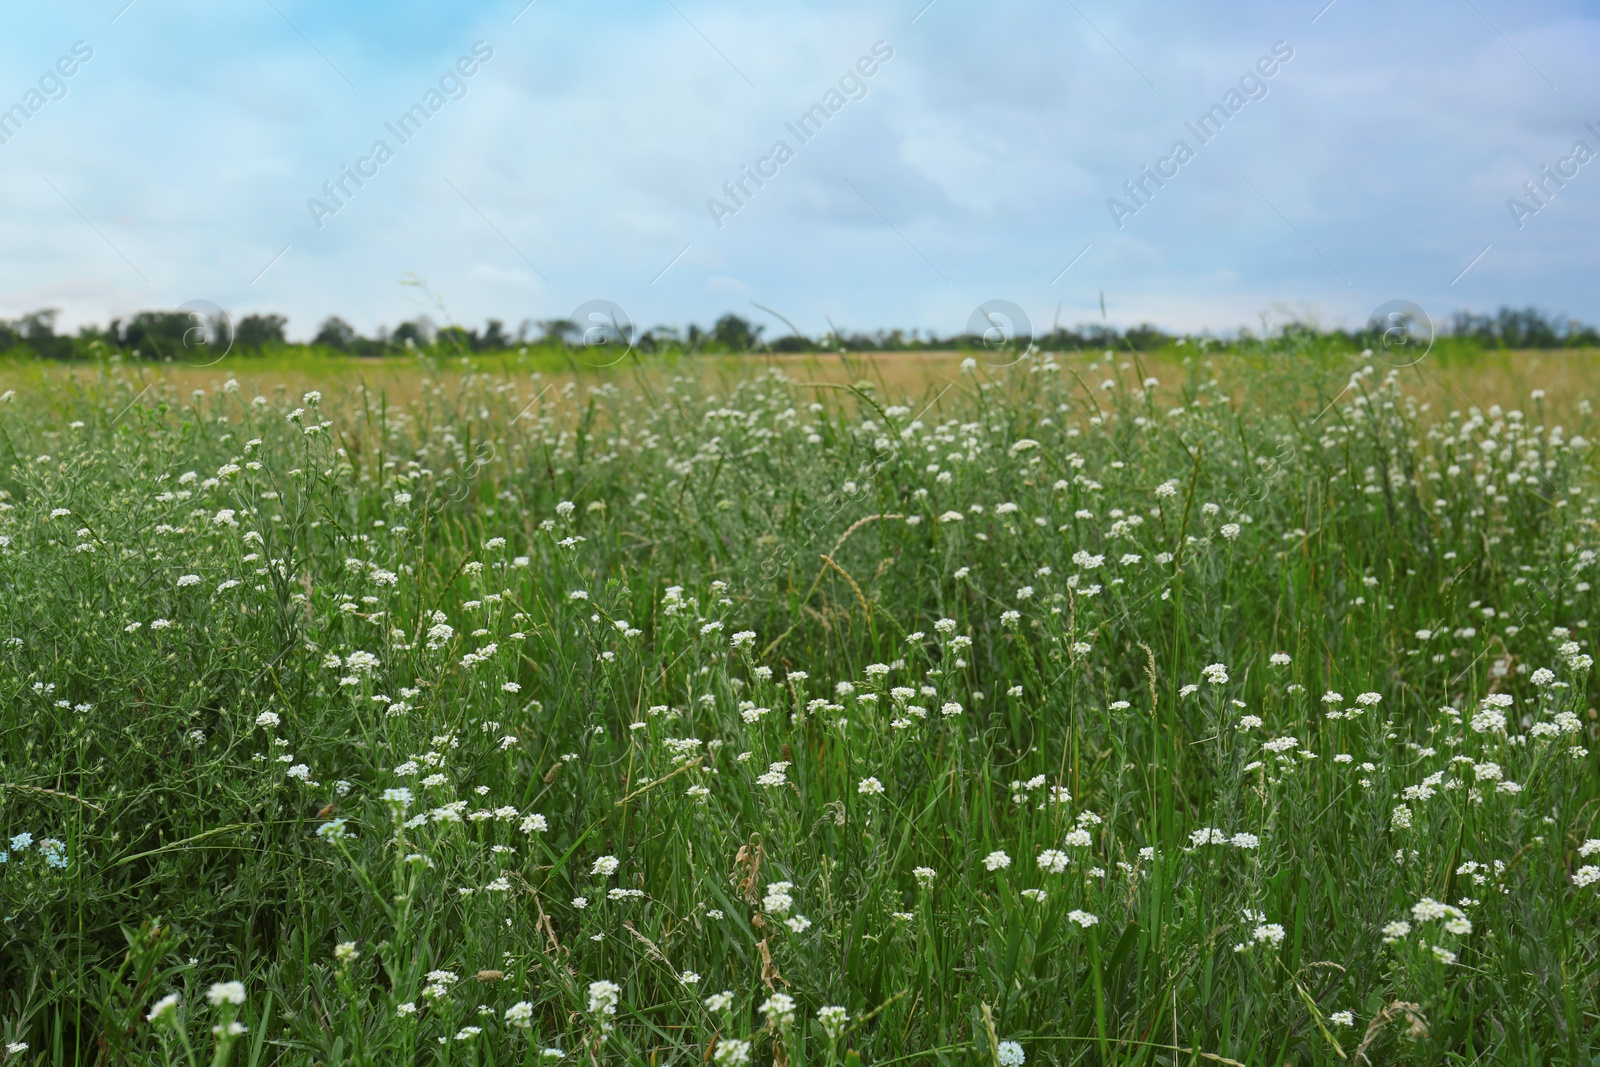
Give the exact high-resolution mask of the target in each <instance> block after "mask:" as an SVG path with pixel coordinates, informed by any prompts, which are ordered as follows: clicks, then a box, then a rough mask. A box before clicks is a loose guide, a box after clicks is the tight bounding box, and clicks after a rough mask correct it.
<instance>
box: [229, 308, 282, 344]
mask: <svg viewBox="0 0 1600 1067" xmlns="http://www.w3.org/2000/svg"><path fill="white" fill-rule="evenodd" d="M288 322H289V320H288V319H286V318H285V317H283V316H282V315H246V316H245V317H244V318H242V319H240V320H239V325H238V326H236V327H234V331H233V343H234V345H235V346H236V347H238V348H243V349H247V350H250V351H255V352H259V351H261V349H263V348H265V347H266V346H268V345H281V344H284V343H286V342H285V340H284V336H283V328H284V326H285V325H287V324H288Z"/></svg>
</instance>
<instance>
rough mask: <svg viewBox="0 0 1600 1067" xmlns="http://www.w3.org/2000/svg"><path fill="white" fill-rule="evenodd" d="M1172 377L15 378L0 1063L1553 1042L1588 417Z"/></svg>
mask: <svg viewBox="0 0 1600 1067" xmlns="http://www.w3.org/2000/svg"><path fill="white" fill-rule="evenodd" d="M330 329H331V328H330ZM332 332H333V333H337V332H338V331H337V330H332ZM1345 351H1346V352H1347V351H1348V349H1346V350H1345ZM1183 376H1184V377H1183V380H1182V381H1170V382H1167V383H1165V384H1164V385H1160V384H1158V383H1155V382H1154V381H1151V380H1148V379H1147V375H1146V371H1145V369H1144V368H1143V367H1141V366H1139V365H1138V364H1137V363H1136V360H1135V359H1134V358H1133V357H1124V356H1112V357H1098V356H1097V357H1081V356H1071V357H1067V356H1040V355H1032V356H1027V357H1024V358H1021V359H1018V360H1016V361H1015V362H1014V363H1012V364H1010V365H1008V366H1003V367H1002V366H995V365H990V364H979V363H977V362H976V361H973V362H972V363H970V364H969V365H967V366H966V367H964V368H963V369H962V370H961V372H960V373H959V374H958V375H956V376H955V378H954V379H953V380H951V381H949V382H947V383H934V384H932V385H930V386H929V388H928V390H927V393H926V395H924V396H921V397H900V396H893V397H891V396H888V395H884V394H885V393H886V392H887V388H886V387H885V386H882V385H881V384H880V385H879V386H876V387H875V386H873V385H871V384H870V383H861V384H858V385H856V386H852V387H838V386H821V385H816V384H807V383H804V382H798V381H795V380H791V379H790V378H788V377H786V376H785V375H784V374H783V373H782V372H779V371H769V372H764V373H760V374H757V375H754V376H749V377H744V378H738V379H734V380H730V381H727V382H724V383H710V382H702V381H700V380H697V379H691V378H688V377H683V376H672V375H671V374H669V373H666V372H648V373H646V372H638V373H634V374H621V373H618V374H617V375H616V376H613V377H609V378H600V379H594V380H592V381H590V382H587V383H585V384H581V385H580V383H578V382H575V381H569V380H547V379H544V378H542V377H541V376H540V375H538V374H534V375H533V376H532V377H531V378H530V377H529V376H528V375H527V373H526V371H525V370H523V371H519V372H518V373H517V374H515V375H512V374H511V373H509V372H506V373H489V372H485V371H479V370H472V369H470V368H468V369H467V370H466V371H465V372H464V373H462V374H461V375H460V376H447V375H445V374H443V373H439V372H438V371H437V370H435V371H433V372H430V373H429V376H428V377H427V378H426V379H424V380H423V382H422V383H421V386H420V389H419V390H416V391H413V392H412V393H409V394H408V397H410V398H409V399H407V400H405V401H404V402H403V403H402V402H399V401H398V400H396V399H395V398H394V397H392V396H387V395H383V394H380V393H378V392H375V391H368V390H365V389H363V388H359V387H357V388H353V389H351V390H349V391H348V392H346V393H344V394H343V395H340V396H337V397H335V396H332V395H330V396H328V397H322V396H319V395H317V394H308V395H306V396H305V397H303V398H296V397H293V396H290V395H288V394H287V392H286V391H284V390H281V389H280V390H278V391H276V392H274V393H272V394H270V395H258V396H250V395H247V392H246V391H245V390H241V389H240V388H239V387H238V384H237V382H233V381H231V380H230V381H226V382H224V381H221V380H220V377H219V381H218V382H217V383H216V384H215V385H213V386H212V387H211V388H209V389H205V390H198V391H196V392H194V393H193V394H186V393H180V392H179V391H178V390H177V389H176V388H174V387H172V386H170V385H164V384H162V383H161V382H160V380H159V379H147V378H143V377H138V376H135V375H134V374H133V373H132V372H130V371H129V370H128V369H126V368H124V367H107V368H106V370H105V372H104V373H103V374H102V375H101V376H100V377H99V378H98V379H97V380H96V381H94V382H92V383H90V384H87V385H81V386H79V387H76V388H57V389H53V390H50V391H48V392H45V391H41V392H39V393H37V394H34V395H27V394H25V395H21V396H16V397H9V396H8V398H7V400H6V401H5V402H4V403H0V486H3V491H4V496H3V499H0V583H3V585H4V589H5V594H6V595H5V596H4V598H3V601H0V602H3V609H0V610H3V612H4V616H3V623H0V701H3V707H4V708H5V709H6V710H5V713H4V720H3V729H0V834H3V835H4V837H5V839H7V840H10V841H11V844H10V847H9V849H8V850H7V853H8V854H7V856H6V858H5V861H4V862H3V863H0V1028H3V1029H0V1038H3V1039H4V1041H5V1042H8V1043H26V1044H27V1045H28V1047H27V1048H26V1049H17V1050H15V1051H13V1052H9V1053H6V1054H5V1058H4V1059H3V1060H0V1062H4V1063H6V1064H10V1063H13V1062H17V1063H35V1062H39V1063H52V1064H67V1063H74V1064H91V1063H92V1064H107V1065H109V1064H123V1063H126V1064H134V1063H184V1064H190V1063H198V1062H200V1061H201V1060H203V1059H205V1058H207V1057H210V1058H211V1059H212V1061H213V1062H214V1063H215V1062H225V1061H226V1060H227V1059H228V1058H229V1057H231V1058H232V1059H233V1060H234V1061H235V1062H240V1063H246V1062H247V1063H249V1064H251V1065H252V1067H254V1065H257V1064H296V1065H299V1064H313V1063H315V1064H329V1065H331V1064H385V1065H388V1064H442V1063H484V1064H490V1063H508V1062H517V1063H534V1062H548V1063H556V1062H568V1061H572V1062H576V1061H580V1060H582V1061H588V1060H589V1059H590V1057H593V1060H594V1061H595V1062H615V1063H630V1064H631V1063H656V1064H666V1063H680V1064H698V1063H702V1062H706V1061H708V1060H709V1061H710V1062H713V1063H717V1064H739V1063H743V1062H756V1063H768V1062H777V1063H788V1064H795V1065H799V1064H812V1063H817V1064H823V1063H826V1064H830V1065H832V1064H839V1063H845V1064H849V1065H851V1067H859V1065H861V1064H867V1065H871V1064H889V1063H897V1062H898V1063H912V1062H916V1063H939V1064H956V1063H962V1064H966V1063H975V1062H976V1063H984V1064H1003V1065H1006V1067H1010V1065H1012V1064H1015V1063H1018V1062H1021V1060H1020V1059H1018V1057H1019V1056H1021V1055H1025V1056H1026V1061H1027V1062H1028V1063H1030V1064H1050V1063H1056V1064H1067V1063H1097V1064H1098V1063H1112V1062H1115V1063H1135V1064H1157V1063H1160V1064H1165V1063H1169V1062H1173V1060H1174V1058H1178V1059H1180V1060H1182V1061H1183V1062H1197V1063H1213V1062H1225V1063H1227V1062H1240V1063H1252V1064H1253V1063H1272V1064H1278V1063H1284V1062H1293V1063H1334V1062H1352V1061H1355V1060H1356V1059H1357V1055H1358V1051H1359V1052H1360V1054H1361V1055H1362V1056H1365V1057H1366V1058H1367V1059H1369V1060H1370V1061H1371V1062H1403V1063H1418V1064H1435V1063H1440V1062H1462V1063H1466V1062H1475V1061H1478V1060H1485V1061H1493V1062H1508V1061H1509V1062H1522V1061H1523V1060H1530V1061H1531V1060H1532V1059H1533V1058H1534V1056H1535V1054H1534V1052H1533V1051H1532V1050H1539V1051H1538V1053H1537V1055H1538V1056H1539V1057H1540V1058H1541V1062H1543V1061H1545V1060H1553V1061H1557V1062H1568V1063H1580V1062H1587V1061H1586V1059H1585V1058H1586V1057H1588V1056H1592V1055H1593V1053H1594V1051H1595V1050H1596V1048H1597V1046H1600V1016H1597V1014H1596V1008H1595V1005H1596V1004H1597V1003H1600V965H1597V959H1596V957H1597V953H1600V923H1597V919H1600V885H1597V884H1596V883H1595V881H1594V880H1593V879H1592V878H1591V876H1590V874H1587V873H1584V872H1585V871H1588V872H1592V873H1593V874H1595V875H1600V870H1596V866H1597V865H1600V859H1597V858H1596V853H1600V843H1595V842H1592V841H1591V839H1592V838H1595V837H1597V836H1600V833H1597V831H1596V828H1595V819H1596V814H1597V811H1600V803H1597V802H1600V780H1597V775H1596V766H1597V764H1596V755H1595V753H1594V749H1595V748H1596V745H1595V742H1596V724H1595V719H1594V712H1593V710H1592V708H1591V706H1590V705H1591V701H1592V694H1593V690H1592V688H1591V679H1590V666H1591V663H1590V660H1589V653H1591V652H1592V648H1591V647H1590V646H1591V639H1590V632H1591V627H1590V622H1591V617H1592V616H1593V613H1594V607H1595V600H1594V596H1595V594H1594V592H1593V590H1592V588H1591V586H1590V583H1589V578H1590V577H1591V573H1592V571H1593V569H1594V563H1595V561H1596V547H1595V546H1596V542H1597V540H1600V538H1597V537H1596V533H1595V531H1596V516H1595V514H1594V509H1595V508H1594V504H1593V502H1592V501H1593V497H1594V492H1595V489H1596V479H1595V477H1594V469H1593V462H1592V459H1591V458H1590V457H1591V451H1592V450H1591V448H1590V446H1589V443H1588V441H1587V440H1586V435H1588V434H1591V433H1593V432H1594V429H1593V425H1592V423H1593V420H1592V416H1591V414H1590V411H1589V408H1588V405H1587V403H1586V402H1584V403H1582V404H1578V405H1576V408H1575V418H1576V421H1575V422H1573V423H1569V424H1567V425H1560V424H1559V422H1558V418H1557V416H1555V415H1554V414H1552V413H1549V412H1547V411H1546V410H1545V408H1544V405H1543V402H1542V401H1541V400H1533V401H1532V402H1531V403H1530V405H1529V407H1528V409H1527V410H1526V411H1516V412H1510V411H1505V412H1503V411H1501V410H1499V409H1498V408H1491V409H1489V410H1488V411H1479V410H1477V409H1476V408H1472V407H1471V406H1470V402H1468V401H1463V400H1461V398H1459V397H1456V396H1453V395H1452V394H1444V395H1443V396H1442V397H1441V396H1427V395H1420V396H1419V395H1407V394H1406V393H1405V392H1403V391H1402V389H1401V385H1400V381H1399V379H1398V376H1397V375H1394V374H1389V375H1383V374H1381V373H1379V372H1378V371H1375V370H1374V369H1373V368H1372V367H1371V366H1366V365H1364V364H1363V362H1362V361H1361V360H1359V359H1356V360H1354V361H1352V360H1351V358H1350V357H1349V356H1348V355H1345V354H1342V353H1340V352H1338V351H1336V350H1332V349H1324V348H1322V347H1319V346H1310V347H1307V348H1303V349H1298V350H1292V351H1283V350H1272V349H1271V348H1266V347H1263V348H1262V349H1260V350H1256V349H1251V350H1250V351H1249V352H1246V353H1244V354H1240V355H1233V356H1228V357H1208V356H1206V355H1203V354H1198V353H1197V354H1196V355H1194V356H1193V357H1191V358H1190V359H1189V360H1188V361H1186V362H1185V363H1184V364H1183ZM1241 396H1244V397H1248V402H1241V401H1240V400H1238V399H1237V398H1238V397H1241ZM1566 403H1568V404H1571V403H1572V399H1571V398H1566ZM1451 408H1459V409H1461V410H1450V409H1451ZM1572 410H1573V409H1571V408H1569V411H1572ZM1596 625H1600V622H1597V623H1596ZM1586 842H1589V843H1588V844H1586ZM3 845H4V842H0V847H3ZM140 923H143V925H139V924H140ZM1402 927H1404V929H1402ZM235 981H237V982H240V983H243V990H242V992H243V994H244V999H243V1003H242V1004H239V1003H236V999H237V997H236V991H235V990H233V989H232V987H229V986H227V985H225V983H230V982H235ZM724 990H726V991H728V992H729V994H730V995H729V996H728V997H727V998H722V997H721V996H720V995H719V994H720V993H721V992H722V991H724ZM174 995H175V996H176V1000H164V999H163V998H168V997H172V996H174ZM834 1008H837V1009H842V1012H841V1011H836V1010H827V1009H834ZM152 1012H154V1014H155V1018H154V1019H152V1018H150V1015H151V1013H152ZM1346 1012H1348V1013H1350V1017H1351V1021H1350V1022H1344V1021H1343V1020H1344V1019H1345V1018H1346V1017H1345V1016H1344V1015H1343V1014H1342V1013H1346ZM241 1027H242V1028H243V1030H242V1032H240V1028H241ZM545 1049H559V1050H561V1052H560V1059H559V1060H558V1059H557V1058H556V1056H555V1055H551V1056H549V1057H548V1058H545V1057H544V1055H543V1053H542V1052H541V1050H545Z"/></svg>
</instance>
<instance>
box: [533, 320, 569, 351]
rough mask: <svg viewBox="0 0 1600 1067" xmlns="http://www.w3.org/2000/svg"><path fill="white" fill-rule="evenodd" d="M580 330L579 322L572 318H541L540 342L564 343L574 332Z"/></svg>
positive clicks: (549, 343)
mask: <svg viewBox="0 0 1600 1067" xmlns="http://www.w3.org/2000/svg"><path fill="white" fill-rule="evenodd" d="M577 332H578V324H577V323H575V322H573V321H572V320H571V319H541V320H539V343H540V344H545V345H564V344H566V343H567V342H568V341H569V339H570V338H571V337H572V335H573V334H575V333H577Z"/></svg>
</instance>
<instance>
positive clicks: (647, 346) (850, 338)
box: [0, 307, 1600, 361]
mask: <svg viewBox="0 0 1600 1067" xmlns="http://www.w3.org/2000/svg"><path fill="white" fill-rule="evenodd" d="M57 321H58V313H57V312H56V311H55V310H53V309H46V310H41V311H33V312H29V313H28V314H26V315H23V316H21V317H19V318H15V319H0V355H3V356H7V357H11V358H29V357H32V358H41V359H53V360H72V359H91V358H97V357H103V356H106V355H110V354H113V353H115V354H119V355H122V356H123V357H124V358H134V359H149V360H157V361H161V360H169V359H178V360H182V359H186V358H191V357H192V356H193V355H194V354H195V353H203V352H205V351H207V346H210V347H209V350H210V351H218V350H220V349H221V348H223V347H228V348H229V349H230V350H231V351H233V352H237V353H240V354H246V355H249V354H261V353H268V352H282V351H304V350H307V349H311V350H322V351H325V352H330V353H339V354H345V355H351V356H364V357H381V356H391V355H402V354H405V353H408V352H413V351H416V350H419V349H420V350H423V351H426V352H431V353H445V354H448V353H495V352H506V351H515V350H520V349H526V348H531V347H538V348H544V349H564V348H579V347H582V346H584V344H585V343H586V340H587V341H592V340H593V339H594V338H593V335H592V333H591V335H590V336H589V337H587V338H586V337H585V335H584V333H583V331H582V330H581V329H580V327H579V326H578V324H576V323H574V322H572V321H570V320H568V319H544V320H533V319H526V320H524V321H523V322H522V324H521V325H520V326H519V327H518V328H517V329H516V330H515V331H514V332H512V331H509V330H508V329H507V328H506V325H505V323H504V322H503V321H502V320H500V319H490V320H488V322H487V323H485V325H484V327H483V328H482V329H481V330H480V329H474V328H472V327H470V326H462V325H457V324H447V325H438V324H435V323H434V322H433V321H432V320H431V319H429V318H428V317H427V316H419V317H418V318H416V319H415V320H412V321H408V322H402V323H401V324H400V325H398V326H396V327H395V328H394V329H393V330H389V329H386V328H382V327H380V328H379V329H377V330H375V331H374V332H373V333H372V334H371V335H370V336H366V335H363V334H362V333H361V332H360V331H359V330H357V329H356V328H355V327H354V326H352V325H351V324H350V323H348V322H346V321H345V320H344V319H342V318H340V317H338V316H330V317H329V318H327V319H326V320H324V321H323V322H322V324H321V325H320V326H319V327H318V328H317V331H316V333H315V334H313V335H312V337H311V338H310V339H309V340H306V341H290V340H289V338H288V336H287V334H286V333H285V327H286V326H287V325H288V321H289V320H288V319H287V318H286V317H285V316H283V315H273V314H267V315H245V316H243V317H242V318H240V319H239V320H238V321H237V322H232V321H230V320H225V319H222V318H220V317H214V318H211V319H207V318H205V317H203V316H200V315H197V314H195V313H192V312H188V311H141V312H139V313H138V314H136V315H134V316H132V317H131V318H127V319H112V320H111V322H110V323H108V324H107V325H105V326H94V325H90V326H84V327H82V328H80V329H79V330H78V331H77V332H76V333H75V334H68V333H65V332H61V331H60V330H58V329H57ZM1273 332H1274V331H1269V330H1266V329H1263V330H1262V331H1261V334H1260V335H1258V334H1256V333H1253V332H1252V331H1251V330H1250V329H1248V328H1242V329H1240V330H1239V331H1238V333H1237V334H1236V335H1235V336H1234V337H1232V338H1228V339H1220V338H1212V339H1208V342H1209V343H1214V344H1218V345H1223V346H1228V345H1232V344H1239V343H1246V344H1247V343H1250V342H1252V341H1256V340H1259V339H1261V338H1262V336H1263V335H1265V336H1271V335H1272V334H1273ZM1383 332H1384V331H1383V328H1382V324H1379V323H1377V322H1370V323H1368V324H1367V325H1366V326H1365V327H1363V328H1360V329H1355V330H1343V329H1336V330H1325V329H1321V328H1320V327H1318V326H1316V325H1314V324H1307V323H1291V324H1289V325H1287V326H1283V327H1280V328H1278V330H1277V331H1276V333H1277V334H1278V335H1280V336H1283V337H1288V338H1298V339H1301V340H1313V339H1315V340H1319V341H1335V342H1344V343H1348V344H1352V345H1357V346H1365V347H1372V346H1376V345H1379V344H1382V343H1383ZM1439 332H1440V334H1441V335H1442V336H1446V337H1453V338H1456V339H1458V340H1462V341H1468V342H1472V343H1476V344H1478V345H1481V346H1482V347H1485V348H1590V347H1600V331H1597V330H1596V328H1595V327H1594V326H1590V325H1587V324H1585V323H1583V322H1580V321H1578V320H1577V319H1570V318H1565V317H1562V316H1559V315H1552V314H1549V313H1547V312H1545V311H1542V310H1540V309H1538V308H1533V307H1529V308H1522V309H1517V308H1511V307H1502V308H1501V309H1500V310H1499V311H1497V312H1495V313H1494V314H1492V315H1479V314H1474V313H1472V312H1470V311H1461V312H1457V313H1455V314H1454V315H1453V316H1452V317H1451V318H1450V319H1449V320H1448V321H1447V322H1446V323H1443V324H1441V326H1440V328H1439ZM630 333H633V334H634V335H633V336H631V337H630V338H629V340H631V342H632V347H634V348H636V349H638V350H641V351H644V352H658V351H673V352H707V353H738V352H778V353H783V352H795V353H798V352H828V351H835V350H838V349H846V350H849V351H857V352H862V351H865V352H901V351H950V350H952V349H953V350H958V351H960V350H967V349H983V348H992V347H996V343H995V337H993V336H991V337H989V338H985V337H983V336H980V335H978V334H974V333H960V334H951V335H945V336H940V335H939V334H937V333H936V332H933V331H922V330H900V329H894V330H876V331H870V332H869V331H859V330H858V331H848V330H840V329H837V328H833V327H830V329H829V330H827V331H825V332H824V333H822V334H820V335H818V336H815V337H811V336H807V335H804V334H801V333H800V332H798V331H797V330H791V331H790V332H788V333H785V334H782V335H780V336H776V337H770V338H769V337H767V336H765V335H766V328H765V327H764V326H762V325H759V324H755V323H752V322H751V321H750V320H749V319H746V318H744V317H742V316H740V315H736V314H732V313H729V314H725V315H723V316H721V317H720V318H718V319H717V320H716V322H715V323H713V324H712V325H711V326H710V327H709V328H706V327H701V326H699V325H697V324H693V323H691V324H690V325H689V326H688V327H687V328H686V329H679V328H677V327H674V326H655V327H652V328H650V329H647V330H644V331H637V332H635V331H630ZM1182 337H1183V335H1180V334H1175V333H1171V332H1168V331H1164V330H1161V329H1158V328H1156V327H1154V326H1150V325H1140V326H1134V327H1129V328H1126V329H1118V328H1117V327H1114V326H1110V325H1104V324H1095V325H1081V326H1076V327H1073V328H1070V329H1068V328H1062V327H1059V326H1055V327H1052V328H1051V330H1050V331H1049V332H1047V333H1040V334H1037V335H1035V336H1033V338H1032V340H1033V341H1034V342H1035V343H1037V344H1038V345H1039V347H1041V348H1043V349H1045V350H1048V351H1069V350H1072V349H1094V348H1104V347H1116V348H1132V349H1135V350H1141V351H1142V350H1148V349H1153V348H1160V347H1162V346H1164V345H1168V344H1174V343H1177V342H1178V341H1179V340H1180V339H1182ZM611 340H612V342H613V343H615V342H616V340H617V339H616V338H612V339H611ZM1006 343H1008V344H1009V343H1011V342H1010V341H1009V339H1008V341H1007V342H1006Z"/></svg>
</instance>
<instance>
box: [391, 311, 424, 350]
mask: <svg viewBox="0 0 1600 1067" xmlns="http://www.w3.org/2000/svg"><path fill="white" fill-rule="evenodd" d="M392 340H393V341H394V343H395V344H397V345H405V344H407V343H408V342H409V343H410V344H413V345H417V346H426V345H428V344H430V343H431V342H432V341H433V323H432V322H429V321H428V317H427V316H426V315H419V316H418V317H417V320H416V321H415V322H402V323H401V324H400V325H398V326H396V327H395V328H394V335H393V338H392Z"/></svg>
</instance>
